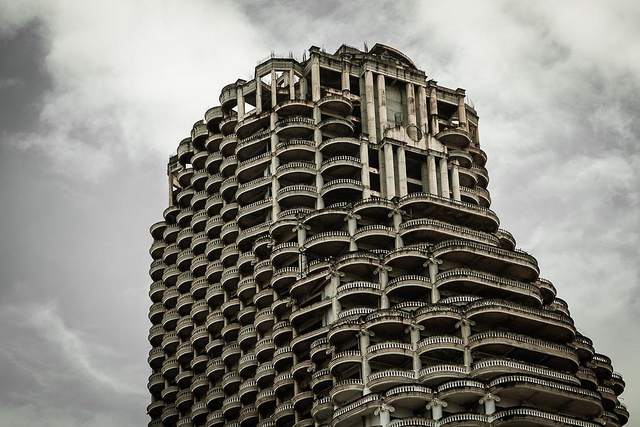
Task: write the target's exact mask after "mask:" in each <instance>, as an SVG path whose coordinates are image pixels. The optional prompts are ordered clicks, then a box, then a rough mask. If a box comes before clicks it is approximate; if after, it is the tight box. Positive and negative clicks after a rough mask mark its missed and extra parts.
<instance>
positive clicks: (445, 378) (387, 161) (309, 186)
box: [147, 44, 629, 427]
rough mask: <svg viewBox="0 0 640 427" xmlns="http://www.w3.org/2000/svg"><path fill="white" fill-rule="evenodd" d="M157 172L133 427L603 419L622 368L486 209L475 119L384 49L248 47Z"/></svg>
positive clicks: (613, 404)
mask: <svg viewBox="0 0 640 427" xmlns="http://www.w3.org/2000/svg"><path fill="white" fill-rule="evenodd" d="M219 100H220V106H217V107H214V108H211V109H210V110H209V111H207V112H206V113H205V116H204V120H200V121H198V122H196V123H195V125H194V126H193V129H192V131H191V136H190V137H188V138H185V139H184V140H183V141H182V142H180V144H179V145H178V149H177V155H175V156H173V157H172V158H171V159H170V161H169V164H168V177H169V203H168V207H167V209H166V210H165V211H164V221H160V222H158V223H156V224H154V225H153V226H152V227H151V234H152V236H153V238H154V239H155V240H154V242H153V244H152V246H151V249H150V253H151V256H152V258H153V262H152V264H151V268H150V271H149V274H150V276H151V278H152V280H153V283H152V285H151V290H150V292H149V295H150V297H151V300H152V302H153V305H152V306H151V308H150V311H149V319H150V320H151V323H152V327H151V329H150V331H149V342H150V343H151V346H152V349H151V351H150V353H149V359H148V361H149V365H150V367H151V370H152V373H151V376H150V377H149V383H148V388H149V391H150V393H151V396H152V398H151V404H150V405H149V406H148V408H147V411H148V413H149V415H150V417H151V421H150V423H149V426H163V425H164V426H181V427H188V426H207V427H209V426H237V427H249V426H256V425H257V426H260V427H267V426H277V427H284V426H295V427H303V426H309V427H310V426H325V425H326V426H334V427H348V426H383V427H400V426H445V425H447V426H448V425H450V426H461V425H464V426H503V425H512V426H559V425H570V426H583V427H592V426H593V427H596V426H621V425H624V424H625V423H626V422H627V420H628V417H629V414H628V411H627V409H626V408H625V407H624V405H622V404H621V403H620V402H619V400H618V397H617V396H618V395H620V394H621V393H622V391H623V390H624V385H625V384H624V381H623V379H622V377H621V376H620V375H619V374H617V373H616V372H614V371H613V368H612V365H611V361H610V360H609V358H608V357H606V356H604V355H602V354H598V353H597V352H596V351H595V350H594V346H593V344H592V342H591V340H590V339H589V338H587V337H585V336H583V335H581V334H580V333H578V332H577V331H576V327H575V326H574V323H573V320H572V319H571V317H570V315H569V309H568V307H567V304H566V303H565V302H564V301H563V300H561V299H559V298H557V297H556V289H555V288H554V286H553V285H552V284H551V282H549V281H548V280H545V279H542V278H540V277H539V268H538V264H537V262H536V260H535V258H533V257H532V256H531V255H529V254H527V253H526V252H523V251H521V250H518V249H516V241H515V239H514V237H513V236H512V235H511V234H510V233H509V232H508V231H505V230H502V229H500V228H499V220H498V217H497V216H496V214H495V213H494V212H493V211H491V210H490V204H491V197H490V196H489V192H488V191H487V185H488V182H489V176H488V173H487V170H486V169H485V163H486V161H487V156H486V154H485V152H484V151H483V150H482V149H481V148H480V140H479V134H478V115H477V113H476V111H475V110H474V108H472V107H471V106H469V105H468V104H466V103H465V91H464V90H463V89H455V90H454V89H448V88H445V87H442V86H439V85H438V84H437V83H436V82H435V81H433V80H427V78H426V75H425V73H424V72H423V71H421V70H419V69H418V68H417V67H416V66H415V64H414V63H413V62H412V61H411V60H410V59H409V58H407V57H406V56H405V55H404V54H402V53H400V52H398V51H397V50H395V49H393V48H390V47H388V46H383V45H380V44H377V45H375V46H374V47H373V48H372V49H371V50H369V51H368V52H362V51H360V50H358V49H355V48H351V47H348V46H342V47H340V48H339V49H338V50H337V51H336V52H335V53H334V54H328V53H326V52H324V51H322V50H321V49H319V48H317V47H312V48H311V49H310V50H309V58H308V59H306V60H305V61H303V62H298V61H296V60H294V59H292V58H276V57H273V58H271V59H268V60H266V61H265V62H263V63H261V64H259V65H258V66H257V67H256V69H255V78H254V79H253V80H250V81H244V80H238V81H236V82H235V83H232V84H230V85H228V86H226V87H224V88H223V89H222V93H221V94H220V99H219Z"/></svg>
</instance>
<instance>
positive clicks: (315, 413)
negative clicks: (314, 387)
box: [311, 396, 333, 424]
mask: <svg viewBox="0 0 640 427" xmlns="http://www.w3.org/2000/svg"><path fill="white" fill-rule="evenodd" d="M311 416H312V417H313V419H314V421H316V422H317V423H318V424H322V423H326V422H327V421H329V420H331V418H332V417H333V402H331V398H330V397H328V396H327V397H321V398H319V399H314V401H313V405H312V406H311Z"/></svg>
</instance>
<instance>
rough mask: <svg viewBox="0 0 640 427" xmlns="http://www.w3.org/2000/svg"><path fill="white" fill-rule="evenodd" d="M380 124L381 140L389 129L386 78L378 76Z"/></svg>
mask: <svg viewBox="0 0 640 427" xmlns="http://www.w3.org/2000/svg"><path fill="white" fill-rule="evenodd" d="M378 122H379V123H380V128H379V129H380V140H382V138H384V131H385V130H386V129H387V88H386V85H385V80H384V76H383V75H382V74H378Z"/></svg>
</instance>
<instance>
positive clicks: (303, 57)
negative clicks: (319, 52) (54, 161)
mask: <svg viewBox="0 0 640 427" xmlns="http://www.w3.org/2000/svg"><path fill="white" fill-rule="evenodd" d="M306 60H307V51H306V50H304V51H302V62H304V61H306Z"/></svg>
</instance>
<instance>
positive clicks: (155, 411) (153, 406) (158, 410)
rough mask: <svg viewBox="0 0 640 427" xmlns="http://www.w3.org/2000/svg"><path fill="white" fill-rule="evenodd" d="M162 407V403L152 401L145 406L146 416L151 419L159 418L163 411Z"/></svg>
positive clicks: (160, 401)
mask: <svg viewBox="0 0 640 427" xmlns="http://www.w3.org/2000/svg"><path fill="white" fill-rule="evenodd" d="M164 405H165V403H164V401H162V400H154V401H153V402H151V403H150V404H149V405H147V414H149V416H150V417H151V418H160V415H161V414H162V410H163V409H164Z"/></svg>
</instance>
